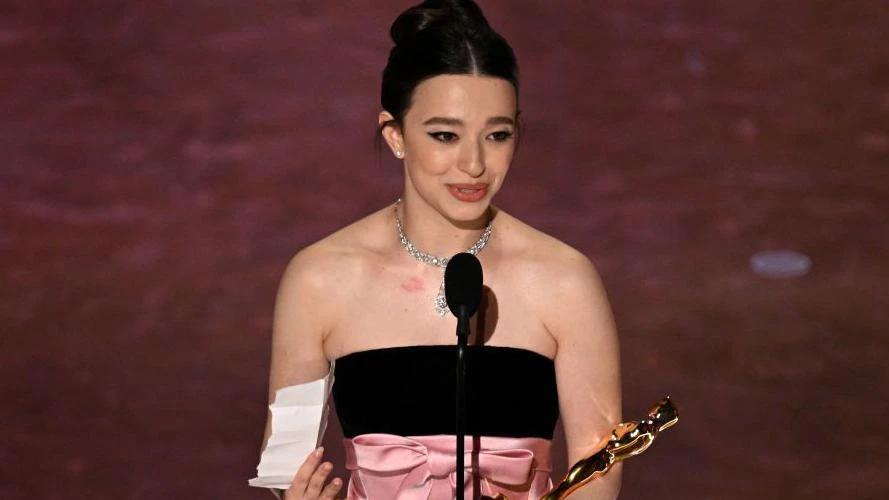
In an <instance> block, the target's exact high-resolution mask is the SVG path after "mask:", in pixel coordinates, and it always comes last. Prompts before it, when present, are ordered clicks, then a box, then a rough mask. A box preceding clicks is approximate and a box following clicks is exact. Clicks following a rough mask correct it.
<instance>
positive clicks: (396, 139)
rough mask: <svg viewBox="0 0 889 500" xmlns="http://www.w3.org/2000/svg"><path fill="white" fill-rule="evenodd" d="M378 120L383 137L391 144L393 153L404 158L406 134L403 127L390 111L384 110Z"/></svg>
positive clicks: (390, 147)
mask: <svg viewBox="0 0 889 500" xmlns="http://www.w3.org/2000/svg"><path fill="white" fill-rule="evenodd" d="M378 121H379V124H380V133H381V134H383V139H384V140H385V141H386V144H388V145H389V149H391V150H392V154H393V155H395V157H396V158H404V136H403V135H402V133H401V127H399V126H398V124H397V123H395V117H394V116H392V113H389V112H388V111H382V112H380V116H379V118H378Z"/></svg>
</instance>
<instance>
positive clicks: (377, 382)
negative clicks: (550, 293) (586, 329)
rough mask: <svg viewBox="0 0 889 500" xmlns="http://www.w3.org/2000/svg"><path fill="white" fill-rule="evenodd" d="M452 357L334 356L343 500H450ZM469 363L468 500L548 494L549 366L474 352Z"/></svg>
mask: <svg viewBox="0 0 889 500" xmlns="http://www.w3.org/2000/svg"><path fill="white" fill-rule="evenodd" d="M455 360H456V347H455V346H449V345H445V346H409V347H394V348H386V349H373V350H368V351H359V352H355V353H352V354H349V355H346V356H343V357H341V358H339V359H337V361H336V364H335V366H334V385H333V389H332V394H333V400H334V404H335V405H336V409H337V414H338V415H339V419H340V424H341V426H342V429H343V435H344V436H345V440H344V441H345V443H344V444H345V449H346V468H347V469H348V470H349V472H350V477H349V483H348V487H347V498H349V499H358V500H364V499H369V500H393V499H398V500H446V499H449V500H450V499H453V498H454V496H455V489H456V483H457V481H456V474H457V471H456V444H455V441H456V440H455V434H456V418H455V398H456V389H455V386H454V382H455ZM466 363H467V366H466V380H467V383H468V388H467V394H466V404H467V408H466V412H467V425H466V441H465V445H464V449H465V458H464V463H465V465H466V470H465V471H463V474H464V481H465V485H466V490H465V498H478V497H479V496H480V495H482V494H484V495H488V496H494V495H496V494H498V493H502V494H504V495H506V496H507V497H508V498H509V499H510V500H517V499H537V498H539V497H540V496H541V495H542V494H543V493H545V492H546V491H547V490H548V489H549V488H551V487H552V482H551V479H550V472H551V470H552V469H551V461H550V450H551V444H552V436H553V430H554V428H555V424H556V421H557V420H558V418H559V405H558V396H557V391H556V377H555V368H554V366H553V361H552V360H550V359H549V358H547V357H545V356H543V355H540V354H537V353H535V352H532V351H528V350H524V349H517V348H511V347H491V346H470V347H469V348H468V350H467V353H466Z"/></svg>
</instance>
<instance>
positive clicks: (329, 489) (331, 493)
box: [318, 477, 343, 500]
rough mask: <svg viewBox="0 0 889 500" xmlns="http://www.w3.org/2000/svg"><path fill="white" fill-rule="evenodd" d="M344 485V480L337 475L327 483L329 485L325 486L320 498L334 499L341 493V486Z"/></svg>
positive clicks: (321, 499) (320, 499)
mask: <svg viewBox="0 0 889 500" xmlns="http://www.w3.org/2000/svg"><path fill="white" fill-rule="evenodd" d="M342 486H343V481H342V480H341V479H340V478H338V477H335V478H333V481H331V482H329V483H327V486H325V487H324V491H322V492H321V496H320V497H318V498H319V500H333V499H335V498H336V494H337V493H339V491H340V488H341V487H342Z"/></svg>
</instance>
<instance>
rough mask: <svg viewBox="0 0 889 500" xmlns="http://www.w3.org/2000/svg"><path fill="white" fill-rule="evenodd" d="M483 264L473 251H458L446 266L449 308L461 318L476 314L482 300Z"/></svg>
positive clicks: (446, 294) (445, 281)
mask: <svg viewBox="0 0 889 500" xmlns="http://www.w3.org/2000/svg"><path fill="white" fill-rule="evenodd" d="M482 281H483V278H482V264H481V262H479V261H478V259H477V258H476V256H475V255H472V254H471V253H466V252H464V253H458V254H457V255H454V256H453V257H451V258H450V260H448V265H447V267H445V273H444V287H445V300H446V301H447V303H448V309H450V310H451V312H452V313H453V314H454V316H457V318H458V319H461V318H460V316H461V315H465V316H464V318H465V319H467V320H468V319H469V317H470V316H472V315H473V314H475V312H476V311H477V310H478V306H479V303H481V301H482Z"/></svg>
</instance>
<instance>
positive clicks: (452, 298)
mask: <svg viewBox="0 0 889 500" xmlns="http://www.w3.org/2000/svg"><path fill="white" fill-rule="evenodd" d="M444 289H445V290H444V291H445V300H446V301H447V303H448V309H450V310H451V312H452V313H454V316H456V317H457V378H456V390H457V399H456V407H455V409H456V417H457V422H456V427H455V430H456V432H455V434H456V435H457V436H456V437H457V443H456V445H457V457H456V459H457V463H456V470H457V471H462V470H463V465H464V463H463V461H464V458H463V449H464V443H463V441H464V439H465V436H466V431H465V429H466V347H467V343H468V341H469V330H470V328H469V318H470V317H471V316H472V315H473V314H475V311H477V310H478V306H479V303H480V302H481V301H482V264H481V262H479V261H478V259H477V258H476V257H475V255H472V254H471V253H466V252H464V253H458V254H457V255H455V256H453V257H451V258H450V259H449V260H448V265H447V267H445V273H444ZM464 481H465V479H464V478H463V474H462V473H459V474H457V498H458V499H460V500H463V486H464V484H463V483H464Z"/></svg>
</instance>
